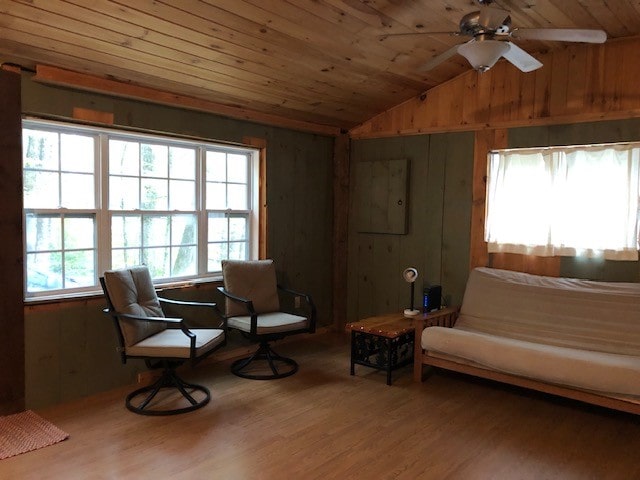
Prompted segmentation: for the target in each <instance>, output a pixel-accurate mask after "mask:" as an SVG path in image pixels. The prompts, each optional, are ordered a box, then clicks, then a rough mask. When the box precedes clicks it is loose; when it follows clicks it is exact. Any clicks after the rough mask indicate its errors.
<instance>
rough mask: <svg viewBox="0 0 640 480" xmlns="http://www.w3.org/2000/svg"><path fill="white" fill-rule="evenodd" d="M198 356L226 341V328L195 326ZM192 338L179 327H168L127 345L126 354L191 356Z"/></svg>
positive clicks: (171, 356) (166, 356)
mask: <svg viewBox="0 0 640 480" xmlns="http://www.w3.org/2000/svg"><path fill="white" fill-rule="evenodd" d="M190 331H191V332H192V333H193V334H195V336H196V357H200V356H202V355H204V354H205V353H207V352H208V351H209V350H212V349H213V348H214V347H216V346H218V345H220V344H221V343H222V342H223V341H224V330H221V329H218V328H194V329H190ZM190 342H191V340H190V338H189V337H187V336H186V335H185V334H184V332H183V331H182V330H180V329H178V328H168V329H166V330H163V331H161V332H158V333H156V334H155V335H151V336H149V337H147V338H145V339H144V340H142V341H140V342H138V343H136V344H135V345H132V346H130V347H127V349H126V354H127V355H131V356H141V357H162V358H189V357H190Z"/></svg>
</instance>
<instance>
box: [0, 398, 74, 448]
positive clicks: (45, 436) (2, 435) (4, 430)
mask: <svg viewBox="0 0 640 480" xmlns="http://www.w3.org/2000/svg"><path fill="white" fill-rule="evenodd" d="M68 437H69V434H68V433H66V432H63V431H62V430H60V429H59V428H58V427H56V426H55V425H53V424H51V423H49V422H48V421H46V420H45V419H44V418H42V417H40V416H39V415H37V414H36V413H34V412H32V411H31V410H27V411H26V412H22V413H16V414H14V415H7V416H4V417H0V460H2V459H4V458H9V457H13V456H15V455H20V454H21V453H25V452H30V451H32V450H37V449H38V448H42V447H47V446H49V445H53V444H54V443H58V442H61V441H62V440H65V439H66V438H68Z"/></svg>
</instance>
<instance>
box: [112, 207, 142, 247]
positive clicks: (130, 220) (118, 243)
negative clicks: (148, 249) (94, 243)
mask: <svg viewBox="0 0 640 480" xmlns="http://www.w3.org/2000/svg"><path fill="white" fill-rule="evenodd" d="M141 246H142V217H140V215H129V216H123V215H114V217H113V218H112V219H111V247H112V248H121V247H141Z"/></svg>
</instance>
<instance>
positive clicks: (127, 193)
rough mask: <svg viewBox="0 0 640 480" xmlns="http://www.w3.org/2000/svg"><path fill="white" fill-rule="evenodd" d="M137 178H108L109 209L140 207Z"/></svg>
mask: <svg viewBox="0 0 640 480" xmlns="http://www.w3.org/2000/svg"><path fill="white" fill-rule="evenodd" d="M139 185H140V183H139V180H138V179H137V178H127V177H110V178H109V208H110V209H111V210H136V209H138V208H140V203H139V198H140V194H139V188H140V186H139Z"/></svg>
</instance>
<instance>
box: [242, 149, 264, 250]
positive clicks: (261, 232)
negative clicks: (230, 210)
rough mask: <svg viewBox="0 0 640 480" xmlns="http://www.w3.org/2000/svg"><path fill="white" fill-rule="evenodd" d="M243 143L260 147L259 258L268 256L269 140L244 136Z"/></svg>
mask: <svg viewBox="0 0 640 480" xmlns="http://www.w3.org/2000/svg"><path fill="white" fill-rule="evenodd" d="M242 143H244V144H245V145H249V146H250V147H255V148H258V149H260V152H259V154H258V155H259V157H258V162H259V166H258V170H259V172H258V258H259V259H261V260H264V259H266V258H268V256H267V255H268V248H267V247H268V235H269V230H268V226H269V223H268V208H267V207H268V206H267V141H266V140H265V139H264V138H257V137H243V138H242Z"/></svg>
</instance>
